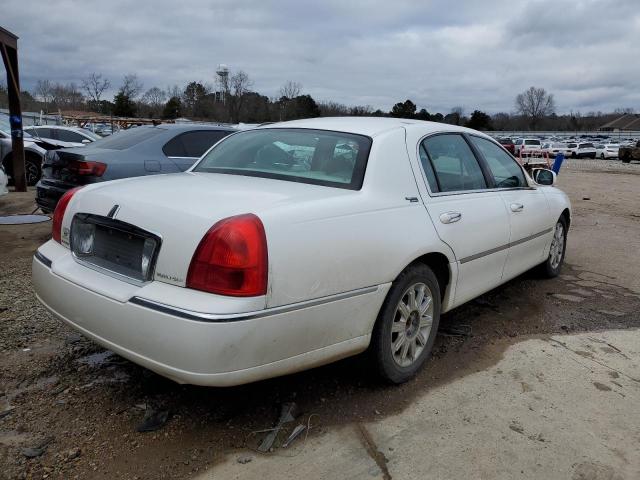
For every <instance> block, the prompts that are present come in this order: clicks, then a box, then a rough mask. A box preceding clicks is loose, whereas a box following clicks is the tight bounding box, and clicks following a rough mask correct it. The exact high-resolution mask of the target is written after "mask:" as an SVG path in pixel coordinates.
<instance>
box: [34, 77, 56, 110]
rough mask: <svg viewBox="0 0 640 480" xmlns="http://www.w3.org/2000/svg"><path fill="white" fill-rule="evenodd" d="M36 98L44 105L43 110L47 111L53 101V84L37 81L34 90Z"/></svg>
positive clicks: (47, 81) (46, 81)
mask: <svg viewBox="0 0 640 480" xmlns="http://www.w3.org/2000/svg"><path fill="white" fill-rule="evenodd" d="M34 93H35V95H36V97H37V98H38V99H39V100H40V101H41V102H42V103H44V109H45V110H47V109H48V107H49V104H50V103H51V102H52V101H53V84H52V83H51V81H50V80H38V81H37V82H36V88H35V89H34Z"/></svg>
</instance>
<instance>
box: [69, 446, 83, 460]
mask: <svg viewBox="0 0 640 480" xmlns="http://www.w3.org/2000/svg"><path fill="white" fill-rule="evenodd" d="M81 453H82V451H81V450H80V448H78V447H75V448H71V449H69V450H68V451H67V453H66V455H65V456H66V458H67V460H74V459H76V458H78V457H79V456H80V454H81Z"/></svg>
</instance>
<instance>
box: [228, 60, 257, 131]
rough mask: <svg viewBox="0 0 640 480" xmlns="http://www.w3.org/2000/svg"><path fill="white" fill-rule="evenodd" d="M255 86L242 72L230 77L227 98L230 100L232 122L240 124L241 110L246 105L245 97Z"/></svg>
mask: <svg viewBox="0 0 640 480" xmlns="http://www.w3.org/2000/svg"><path fill="white" fill-rule="evenodd" d="M252 86H253V81H252V80H251V79H250V78H249V75H248V74H247V73H246V72H244V71H242V70H240V71H238V72H237V73H235V74H234V75H231V76H230V77H229V85H228V92H227V95H226V96H227V98H228V99H229V113H230V114H231V121H232V122H234V123H238V122H239V121H240V109H241V108H242V104H243V103H244V100H245V96H246V94H247V93H249V89H250V88H251V87H252Z"/></svg>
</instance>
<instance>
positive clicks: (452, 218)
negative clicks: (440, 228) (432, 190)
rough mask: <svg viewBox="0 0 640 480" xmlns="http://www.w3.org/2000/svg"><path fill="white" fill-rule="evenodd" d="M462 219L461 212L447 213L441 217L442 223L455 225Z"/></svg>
mask: <svg viewBox="0 0 640 480" xmlns="http://www.w3.org/2000/svg"><path fill="white" fill-rule="evenodd" d="M461 218H462V214H461V213H460V212H445V213H443V214H442V215H440V221H441V222H442V223H455V222H457V221H459V220H460V219H461Z"/></svg>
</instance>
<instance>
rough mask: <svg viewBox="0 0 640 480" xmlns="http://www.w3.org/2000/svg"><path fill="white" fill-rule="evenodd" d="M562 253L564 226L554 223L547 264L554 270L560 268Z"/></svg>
mask: <svg viewBox="0 0 640 480" xmlns="http://www.w3.org/2000/svg"><path fill="white" fill-rule="evenodd" d="M563 253H564V226H563V225H562V223H560V222H558V223H556V228H555V230H554V232H553V239H552V240H551V249H550V250H549V263H550V264H551V268H553V269H554V270H555V269H557V268H558V267H559V266H560V262H562V254H563Z"/></svg>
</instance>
